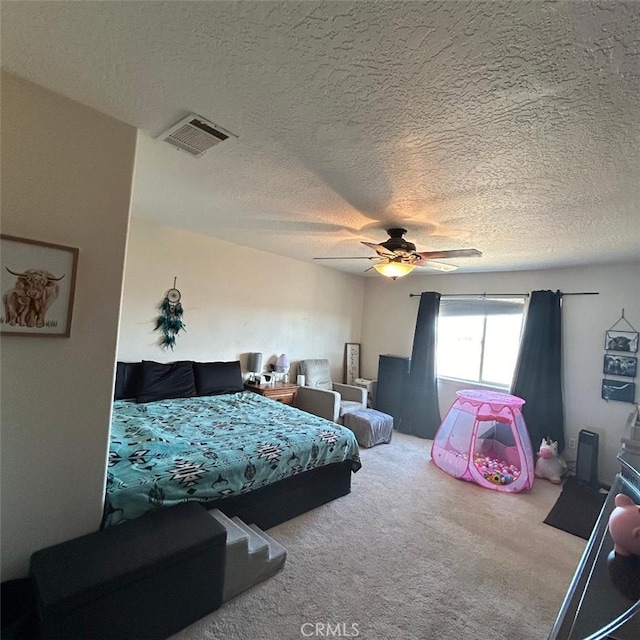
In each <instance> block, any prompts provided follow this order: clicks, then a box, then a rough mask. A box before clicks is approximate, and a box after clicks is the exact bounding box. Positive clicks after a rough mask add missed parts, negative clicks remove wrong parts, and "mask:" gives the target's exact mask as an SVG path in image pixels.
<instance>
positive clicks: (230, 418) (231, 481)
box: [103, 391, 360, 527]
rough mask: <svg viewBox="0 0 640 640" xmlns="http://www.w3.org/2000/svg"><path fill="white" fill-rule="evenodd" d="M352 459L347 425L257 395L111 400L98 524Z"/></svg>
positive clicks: (356, 460)
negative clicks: (104, 483) (104, 490)
mask: <svg viewBox="0 0 640 640" xmlns="http://www.w3.org/2000/svg"><path fill="white" fill-rule="evenodd" d="M345 460H350V461H351V465H352V468H353V471H357V470H358V469H359V468H360V455H359V451H358V444H357V442H356V439H355V437H354V435H353V433H352V432H351V431H349V430H348V429H346V428H344V427H341V426H340V425H337V424H334V423H333V422H329V421H327V420H324V419H323V418H318V417H316V416H313V415H311V414H308V413H304V412H302V411H299V410H298V409H294V408H293V407H290V406H287V405H284V404H281V403H279V402H274V401H273V400H269V399H267V398H264V397H262V396H260V395H258V394H257V393H253V392H250V391H244V392H242V393H236V394H229V395H220V396H204V397H198V398H179V399H174V400H163V401H160V402H150V403H147V404H137V403H135V402H134V401H131V400H117V401H115V402H114V406H113V418H112V424H111V443H110V447H109V471H108V474H107V493H106V503H105V517H104V521H103V527H106V526H109V525H112V524H117V523H119V522H122V521H124V520H130V519H133V518H137V517H139V516H141V515H143V514H144V513H146V512H148V511H150V510H153V509H155V508H157V507H162V506H170V505H175V504H178V503H180V502H184V501H187V500H194V501H199V502H206V501H209V500H218V499H220V498H225V497H227V496H232V495H237V494H241V493H246V492H248V491H252V490H254V489H257V488H260V487H263V486H265V485H267V484H270V483H272V482H277V481H278V480H282V479H283V478H287V477H289V476H293V475H295V474H298V473H302V472H304V471H308V470H310V469H314V468H316V467H320V466H323V465H328V464H332V463H337V462H343V461H345Z"/></svg>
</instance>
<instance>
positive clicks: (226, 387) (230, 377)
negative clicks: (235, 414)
mask: <svg viewBox="0 0 640 640" xmlns="http://www.w3.org/2000/svg"><path fill="white" fill-rule="evenodd" d="M193 371H194V374H195V378H196V391H197V393H198V395H199V396H217V395H220V394H222V393H236V392H237V391H242V390H243V389H244V385H243V382H242V371H241V369H240V361H239V360H234V361H233V362H194V363H193Z"/></svg>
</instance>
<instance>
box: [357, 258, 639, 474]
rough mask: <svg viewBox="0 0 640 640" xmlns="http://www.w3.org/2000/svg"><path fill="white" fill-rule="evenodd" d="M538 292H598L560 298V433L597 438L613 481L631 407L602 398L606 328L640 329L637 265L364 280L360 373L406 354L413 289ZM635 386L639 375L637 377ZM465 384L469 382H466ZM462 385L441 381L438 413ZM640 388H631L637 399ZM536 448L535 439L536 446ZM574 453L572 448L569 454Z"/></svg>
mask: <svg viewBox="0 0 640 640" xmlns="http://www.w3.org/2000/svg"><path fill="white" fill-rule="evenodd" d="M538 289H551V290H554V291H555V290H556V289H560V290H561V291H564V292H580V291H597V292H599V295H597V296H566V297H565V298H564V299H563V332H564V334H563V366H564V401H565V434H566V437H567V438H571V437H577V435H578V432H579V431H580V430H581V429H588V430H590V431H595V432H597V433H598V434H599V436H600V460H599V476H600V479H601V480H602V481H605V482H610V481H611V479H612V478H613V476H614V475H615V473H616V472H617V470H618V468H619V467H618V465H617V464H616V459H615V456H616V453H617V452H618V450H619V448H620V438H621V437H622V436H623V435H624V427H625V423H626V420H627V418H628V416H629V414H630V412H631V409H632V405H630V404H625V403H622V402H606V401H604V400H602V399H601V397H600V391H601V383H602V378H603V375H602V364H603V356H604V335H605V331H606V330H607V329H609V328H610V327H611V325H613V324H614V323H615V322H616V320H618V318H619V317H620V314H621V310H622V308H624V309H625V317H626V318H627V319H628V320H629V322H631V324H632V325H633V326H634V327H635V328H636V329H640V263H635V264H626V265H605V266H593V267H580V268H570V269H558V270H548V271H521V272H510V273H479V274H466V275H465V274H460V275H458V274H447V275H444V274H438V275H430V276H413V275H412V276H408V277H406V278H403V279H400V280H397V281H396V282H392V281H390V280H383V279H382V278H376V279H368V280H367V282H366V286H365V304H364V312H363V325H362V374H363V376H366V377H368V378H374V379H375V378H377V369H378V356H379V355H380V354H384V353H391V354H395V355H402V356H410V355H411V347H412V343H413V332H414V328H415V321H416V316H417V312H418V303H419V300H420V299H419V298H410V297H409V294H410V293H420V292H422V291H439V292H440V293H441V294H452V293H483V292H486V293H528V292H529V291H533V290H538ZM636 384H639V385H640V378H637V379H636ZM464 386H465V387H466V386H468V385H464ZM458 388H459V387H456V385H453V384H451V383H446V382H445V383H441V384H440V385H439V399H440V411H441V413H442V414H443V417H444V414H445V413H446V411H447V410H448V408H449V407H450V406H451V403H452V402H453V400H454V398H455V391H456V390H457V389H458ZM639 399H640V390H636V401H638V400H639ZM533 444H534V448H536V447H537V446H538V444H539V443H533ZM566 454H567V457H568V458H571V457H572V456H571V454H572V452H570V451H567V452H566Z"/></svg>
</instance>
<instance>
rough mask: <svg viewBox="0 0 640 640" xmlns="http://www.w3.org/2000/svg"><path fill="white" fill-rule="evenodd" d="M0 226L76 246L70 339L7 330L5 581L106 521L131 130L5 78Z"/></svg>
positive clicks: (4, 356)
mask: <svg viewBox="0 0 640 640" xmlns="http://www.w3.org/2000/svg"><path fill="white" fill-rule="evenodd" d="M1 113H2V132H1V135H2V232H3V233H5V234H8V235H15V236H19V237H25V238H33V239H36V240H43V241H47V242H52V243H55V244H61V245H67V246H72V247H78V248H79V249H80V253H79V260H78V273H77V280H76V292H75V304H74V309H73V322H72V326H71V337H70V338H59V337H58V338H55V337H51V338H48V337H37V338H33V337H30V336H15V335H3V336H2V338H1V340H0V345H1V347H2V363H1V372H2V379H1V392H2V432H1V437H2V443H1V448H2V453H1V461H2V467H1V484H2V502H1V513H2V580H6V579H11V578H14V577H18V576H21V575H25V574H26V572H27V568H28V560H29V556H30V554H31V553H32V552H33V551H36V550H37V549H40V548H43V547H47V546H49V545H52V544H55V543H58V542H61V541H63V540H67V539H69V538H73V537H76V536H79V535H82V534H85V533H88V532H90V531H95V530H96V529H97V528H98V526H99V524H100V519H101V516H102V504H103V497H104V482H105V466H106V465H105V462H106V455H107V442H108V433H109V418H110V409H111V398H112V389H113V373H114V361H115V351H116V337H117V328H118V314H119V304H120V294H121V287H122V274H123V268H124V253H125V246H126V236H127V224H128V217H129V202H130V195H131V181H132V173H133V164H134V156H135V147H136V130H135V129H134V128H133V127H130V126H128V125H125V124H123V123H121V122H118V121H117V120H114V119H112V118H109V117H107V116H105V115H103V114H100V113H98V112H97V111H94V110H93V109H89V108H87V107H84V106H82V105H80V104H78V103H76V102H72V101H70V100H68V99H66V98H64V97H62V96H60V95H57V94H54V93H51V92H49V91H47V90H45V89H43V88H41V87H38V86H36V85H34V84H31V83H28V82H25V81H23V80H21V79H19V78H16V77H15V76H11V75H9V74H5V73H3V74H2V109H1Z"/></svg>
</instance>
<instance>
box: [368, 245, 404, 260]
mask: <svg viewBox="0 0 640 640" xmlns="http://www.w3.org/2000/svg"><path fill="white" fill-rule="evenodd" d="M362 244H364V245H366V246H367V247H369V249H373V250H374V251H375V252H376V253H377V254H378V255H379V256H382V257H383V258H395V257H396V254H395V253H394V252H393V251H389V249H387V248H386V247H384V246H383V245H381V244H375V243H373V242H363V243H362Z"/></svg>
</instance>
